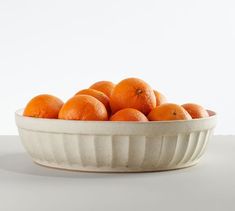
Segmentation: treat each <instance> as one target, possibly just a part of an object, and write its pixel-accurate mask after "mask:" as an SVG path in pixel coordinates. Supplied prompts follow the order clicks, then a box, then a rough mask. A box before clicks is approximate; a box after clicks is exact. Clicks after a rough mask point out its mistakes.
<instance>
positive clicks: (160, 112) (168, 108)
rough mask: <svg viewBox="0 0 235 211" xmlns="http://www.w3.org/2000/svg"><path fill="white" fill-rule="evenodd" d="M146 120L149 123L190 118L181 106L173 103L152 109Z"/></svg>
mask: <svg viewBox="0 0 235 211" xmlns="http://www.w3.org/2000/svg"><path fill="white" fill-rule="evenodd" d="M148 119H149V120H150V121H165V120H166V121H167V120H184V119H192V118H191V116H190V115H189V113H188V112H187V111H186V110H185V109H184V108H183V107H182V106H180V105H177V104H173V103H165V104H162V105H160V106H158V107H156V108H155V109H153V110H152V111H151V112H150V113H149V115H148Z"/></svg>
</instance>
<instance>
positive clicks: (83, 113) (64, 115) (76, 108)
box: [59, 95, 108, 121]
mask: <svg viewBox="0 0 235 211" xmlns="http://www.w3.org/2000/svg"><path fill="white" fill-rule="evenodd" d="M59 119H67V120H97V121H102V120H108V114H107V110H106V108H105V106H104V104H103V103H101V102H100V101H99V100H97V99H96V98H94V97H92V96H89V95H76V96H74V97H72V98H70V99H69V100H68V101H67V102H66V103H65V104H64V105H63V107H62V108H61V110H60V112H59Z"/></svg>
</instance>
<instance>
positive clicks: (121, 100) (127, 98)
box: [110, 78, 156, 115]
mask: <svg viewBox="0 0 235 211" xmlns="http://www.w3.org/2000/svg"><path fill="white" fill-rule="evenodd" d="M110 106H111V109H112V112H113V113H115V112H117V111H119V110H121V109H124V108H134V109H137V110H139V111H141V112H142V113H143V114H145V115H147V114H148V113H149V112H150V111H151V110H152V109H153V108H155V107H156V97H155V95H154V92H153V90H152V88H151V87H150V86H149V85H148V84H147V83H146V82H144V81H143V80H141V79H138V78H127V79H124V80H122V81H121V82H119V83H118V84H117V85H116V86H115V88H114V89H113V92H112V95H111V97H110Z"/></svg>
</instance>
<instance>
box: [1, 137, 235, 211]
mask: <svg viewBox="0 0 235 211" xmlns="http://www.w3.org/2000/svg"><path fill="white" fill-rule="evenodd" d="M0 210H1V211H8V210H9V211H14V210H20V211H21V210H22V211H54V210H56V211H62V210H66V211H67V210H68V211H72V210H81V211H87V210H98V211H101V210H102V211H105V210H109V211H110V210H118V211H121V210H122V211H123V210H128V211H132V210H134V211H139V210H143V211H151V210H154V211H156V210H161V211H162V210H180V211H184V210H187V211H194V210H197V211H198V210H206V211H210V210H213V211H217V210H219V211H230V210H231V211H234V210H235V136H215V137H213V139H212V140H211V142H210V144H209V146H208V149H207V152H206V155H205V156H204V157H203V159H202V160H201V162H200V163H199V164H198V165H197V166H194V167H191V168H187V169H182V170H175V171H167V172H158V173H157V172H156V173H132V174H103V173H81V172H67V171H61V170H54V169H49V168H45V167H41V166H38V165H36V164H34V163H33V162H32V161H31V159H30V157H29V156H28V155H27V154H26V152H25V151H24V149H23V147H22V145H21V143H20V140H19V137H17V136H0Z"/></svg>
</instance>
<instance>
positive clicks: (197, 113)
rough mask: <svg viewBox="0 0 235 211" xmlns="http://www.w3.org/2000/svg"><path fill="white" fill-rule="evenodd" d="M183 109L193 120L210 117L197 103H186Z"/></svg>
mask: <svg viewBox="0 0 235 211" xmlns="http://www.w3.org/2000/svg"><path fill="white" fill-rule="evenodd" d="M182 107H183V108H184V109H185V110H186V111H187V112H188V113H189V114H190V116H191V117H192V118H193V119H197V118H205V117H209V114H208V112H207V111H206V109H204V108H203V107H202V106H200V105H198V104H195V103H186V104H183V105H182Z"/></svg>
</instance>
